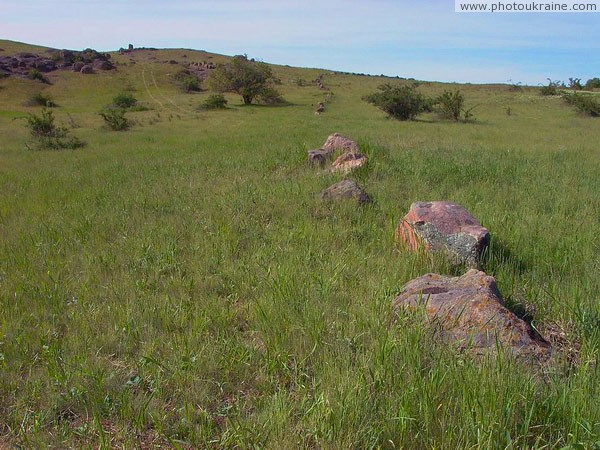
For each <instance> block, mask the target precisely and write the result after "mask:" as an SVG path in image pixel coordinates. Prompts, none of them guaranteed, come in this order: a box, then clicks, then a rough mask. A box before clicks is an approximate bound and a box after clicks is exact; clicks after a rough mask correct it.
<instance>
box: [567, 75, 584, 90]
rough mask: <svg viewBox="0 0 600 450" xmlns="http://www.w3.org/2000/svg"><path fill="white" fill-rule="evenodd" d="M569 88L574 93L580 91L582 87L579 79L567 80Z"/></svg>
mask: <svg viewBox="0 0 600 450" xmlns="http://www.w3.org/2000/svg"><path fill="white" fill-rule="evenodd" d="M569 88H570V89H574V90H576V91H580V90H582V89H583V85H582V84H581V78H569Z"/></svg>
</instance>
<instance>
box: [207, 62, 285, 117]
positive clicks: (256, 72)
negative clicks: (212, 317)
mask: <svg viewBox="0 0 600 450" xmlns="http://www.w3.org/2000/svg"><path fill="white" fill-rule="evenodd" d="M274 81H275V80H274V78H273V72H272V71H271V68H270V67H269V66H268V65H266V64H265V63H260V62H256V61H254V60H249V59H248V57H247V56H246V55H237V56H234V57H233V58H232V59H231V62H229V63H226V64H219V65H218V66H217V68H216V69H215V70H213V72H212V73H211V75H210V77H209V78H208V85H209V86H210V88H211V89H212V90H214V91H217V92H220V93H223V92H234V93H236V94H238V95H241V97H242V99H243V101H244V104H245V105H250V104H251V103H252V101H253V100H254V99H255V98H257V97H260V96H262V95H264V94H266V93H268V94H269V96H270V97H272V96H273V91H274V88H273V86H272V85H273V84H274Z"/></svg>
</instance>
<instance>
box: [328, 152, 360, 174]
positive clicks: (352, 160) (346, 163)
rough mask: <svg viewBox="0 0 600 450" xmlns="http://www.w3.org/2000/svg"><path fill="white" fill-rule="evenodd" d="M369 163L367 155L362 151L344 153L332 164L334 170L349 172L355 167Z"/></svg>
mask: <svg viewBox="0 0 600 450" xmlns="http://www.w3.org/2000/svg"><path fill="white" fill-rule="evenodd" d="M366 163H367V157H366V156H365V155H363V154H362V153H354V152H352V153H342V154H341V155H340V156H339V157H338V158H337V159H336V160H335V161H334V162H333V164H331V169H330V170H331V171H332V172H339V173H344V174H346V173H349V172H351V171H352V170H354V169H357V168H359V167H362V166H364V165H365V164H366Z"/></svg>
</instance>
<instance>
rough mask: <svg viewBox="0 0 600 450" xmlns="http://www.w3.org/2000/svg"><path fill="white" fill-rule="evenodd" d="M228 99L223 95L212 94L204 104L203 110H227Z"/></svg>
mask: <svg viewBox="0 0 600 450" xmlns="http://www.w3.org/2000/svg"><path fill="white" fill-rule="evenodd" d="M226 107H227V99H226V98H225V97H224V96H223V95H222V94H211V95H209V96H208V98H207V99H206V100H205V101H204V103H202V106H201V109H225V108H226Z"/></svg>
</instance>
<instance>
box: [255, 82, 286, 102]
mask: <svg viewBox="0 0 600 450" xmlns="http://www.w3.org/2000/svg"><path fill="white" fill-rule="evenodd" d="M258 103H261V104H263V105H281V104H283V103H285V100H284V99H283V97H282V96H281V94H280V93H279V92H278V91H277V90H276V89H275V88H274V87H271V86H265V87H264V88H263V89H262V90H261V92H260V94H258Z"/></svg>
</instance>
